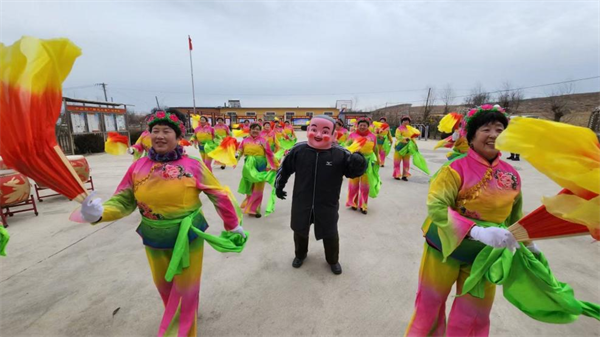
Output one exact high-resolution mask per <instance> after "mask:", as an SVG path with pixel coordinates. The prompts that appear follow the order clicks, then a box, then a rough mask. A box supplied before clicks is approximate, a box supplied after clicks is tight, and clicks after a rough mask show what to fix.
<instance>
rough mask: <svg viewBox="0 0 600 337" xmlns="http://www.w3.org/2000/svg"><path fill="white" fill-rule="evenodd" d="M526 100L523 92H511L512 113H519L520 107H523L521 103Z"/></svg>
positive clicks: (518, 90)
mask: <svg viewBox="0 0 600 337" xmlns="http://www.w3.org/2000/svg"><path fill="white" fill-rule="evenodd" d="M524 98H525V95H524V94H523V90H521V89H516V90H513V91H511V92H510V112H511V113H513V114H514V113H517V111H518V110H519V106H520V105H521V102H522V101H523V99H524Z"/></svg>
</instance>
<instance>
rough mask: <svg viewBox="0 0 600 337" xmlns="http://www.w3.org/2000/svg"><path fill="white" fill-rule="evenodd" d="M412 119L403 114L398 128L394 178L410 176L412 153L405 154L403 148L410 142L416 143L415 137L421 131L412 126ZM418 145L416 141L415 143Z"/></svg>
mask: <svg viewBox="0 0 600 337" xmlns="http://www.w3.org/2000/svg"><path fill="white" fill-rule="evenodd" d="M410 122H411V119H410V117H409V116H402V118H401V119H400V126H398V128H397V129H396V146H395V151H394V172H393V173H392V175H393V177H394V179H396V180H400V178H402V180H404V181H408V177H410V172H409V169H410V153H407V154H403V153H401V150H402V149H403V148H404V147H405V146H407V145H408V144H409V142H413V143H414V141H415V140H414V138H416V137H418V136H419V135H420V134H421V132H420V131H419V130H417V129H415V128H413V127H412V126H410ZM414 144H415V145H416V143H414ZM400 163H402V172H400Z"/></svg>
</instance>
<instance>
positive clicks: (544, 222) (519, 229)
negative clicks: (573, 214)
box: [508, 189, 589, 241]
mask: <svg viewBox="0 0 600 337" xmlns="http://www.w3.org/2000/svg"><path fill="white" fill-rule="evenodd" d="M559 194H572V193H571V192H570V191H569V190H566V189H564V190H562V191H561V192H560V193H559ZM508 229H509V230H510V232H511V233H512V234H513V235H514V236H515V238H516V239H517V241H530V240H542V239H553V238H559V237H568V236H579V235H587V234H589V230H588V228H587V227H586V226H583V225H580V224H576V223H572V222H569V221H566V220H563V219H561V218H558V217H555V216H554V215H552V214H550V213H549V212H548V210H547V209H546V206H543V205H542V206H540V207H538V208H537V209H535V210H534V211H533V212H531V213H529V214H527V215H526V216H524V217H523V218H522V219H521V220H519V221H518V222H517V223H515V224H514V225H512V226H510V227H509V228H508Z"/></svg>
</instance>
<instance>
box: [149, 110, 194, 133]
mask: <svg viewBox="0 0 600 337" xmlns="http://www.w3.org/2000/svg"><path fill="white" fill-rule="evenodd" d="M146 122H147V123H148V130H150V129H152V127H153V126H154V125H156V124H157V123H158V122H167V123H169V124H171V125H173V126H175V127H177V128H179V130H180V131H181V134H182V135H185V124H184V123H183V121H181V120H179V118H178V117H177V115H176V114H172V113H169V112H164V111H162V110H159V111H157V112H155V113H154V114H153V115H150V117H148V119H147V120H146Z"/></svg>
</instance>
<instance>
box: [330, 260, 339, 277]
mask: <svg viewBox="0 0 600 337" xmlns="http://www.w3.org/2000/svg"><path fill="white" fill-rule="evenodd" d="M329 266H330V267H331V272H332V273H334V274H336V275H339V274H341V273H342V266H341V265H340V264H339V262H338V263H336V264H330V265H329Z"/></svg>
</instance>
